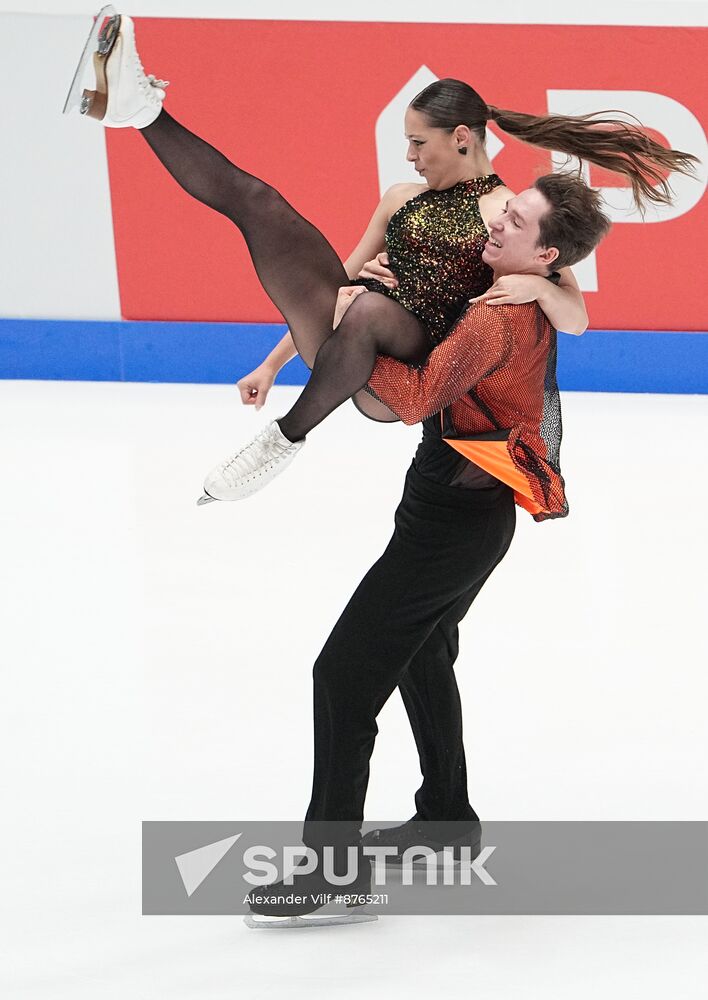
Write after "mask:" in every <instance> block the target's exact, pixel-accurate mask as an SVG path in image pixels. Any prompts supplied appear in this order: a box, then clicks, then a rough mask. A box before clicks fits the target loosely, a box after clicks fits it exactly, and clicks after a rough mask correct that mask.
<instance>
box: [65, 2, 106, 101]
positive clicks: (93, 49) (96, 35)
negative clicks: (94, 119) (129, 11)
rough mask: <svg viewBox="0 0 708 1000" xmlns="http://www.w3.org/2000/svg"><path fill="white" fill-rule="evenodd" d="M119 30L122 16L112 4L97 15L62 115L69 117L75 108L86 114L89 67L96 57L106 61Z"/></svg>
mask: <svg viewBox="0 0 708 1000" xmlns="http://www.w3.org/2000/svg"><path fill="white" fill-rule="evenodd" d="M119 29H120V14H118V12H117V11H116V9H115V7H113V6H112V5H110V4H109V5H108V6H106V7H102V8H101V10H99V12H98V14H96V19H95V20H94V22H93V27H92V28H91V31H90V32H89V36H88V38H87V39H86V44H85V45H84V48H83V52H82V53H81V58H80V59H79V62H78V65H77V67H76V72H75V73H74V78H73V80H72V81H71V86H70V87H69V93H68V94H67V95H66V100H65V101H64V107H63V108H62V114H65V115H68V114H69V113H70V112H71V111H73V110H74V108H76V109H78V110H79V111H80V112H81V113H85V111H86V110H88V107H87V101H86V100H85V98H84V86H83V84H84V75H85V73H86V70H87V67H88V65H89V62H91V61H92V57H93V56H94V55H95V56H96V58H97V59H100V60H103V59H105V57H106V56H107V55H108V54H109V53H110V51H111V49H112V48H113V45H114V43H115V40H116V38H117V37H118V31H119Z"/></svg>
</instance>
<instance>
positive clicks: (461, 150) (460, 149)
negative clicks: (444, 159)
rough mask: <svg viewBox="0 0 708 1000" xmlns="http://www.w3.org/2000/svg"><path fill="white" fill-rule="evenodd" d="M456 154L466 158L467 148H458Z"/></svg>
mask: <svg viewBox="0 0 708 1000" xmlns="http://www.w3.org/2000/svg"><path fill="white" fill-rule="evenodd" d="M457 152H458V153H459V154H460V156H467V146H458V147H457Z"/></svg>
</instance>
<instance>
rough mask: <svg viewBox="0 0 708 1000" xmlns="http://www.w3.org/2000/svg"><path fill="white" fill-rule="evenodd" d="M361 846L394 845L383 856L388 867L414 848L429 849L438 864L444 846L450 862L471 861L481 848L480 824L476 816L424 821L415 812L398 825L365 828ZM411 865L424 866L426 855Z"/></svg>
mask: <svg viewBox="0 0 708 1000" xmlns="http://www.w3.org/2000/svg"><path fill="white" fill-rule="evenodd" d="M475 815H476V814H475ZM361 846H362V847H395V848H396V849H397V853H396V854H395V855H388V856H387V858H386V864H387V865H391V866H392V867H400V866H401V865H402V864H403V861H404V854H405V852H406V851H407V850H409V849H410V848H416V847H422V848H425V847H428V848H430V849H431V850H433V851H434V852H435V854H436V855H437V857H438V863H439V864H440V863H443V862H444V858H445V854H443V853H442V852H443V849H444V848H445V847H447V848H448V851H447V852H446V853H447V855H448V856H449V855H450V854H451V855H452V859H453V861H454V863H456V864H460V863H462V864H465V863H470V862H472V861H474V860H475V858H476V857H477V856H478V855H479V853H480V851H481V849H482V824H481V823H480V821H479V818H476V819H473V818H470V819H465V820H454V821H453V820H449V821H445V820H436V821H426V820H421V819H418V817H417V815H416V816H413V817H412V819H409V820H408V821H407V822H406V823H403V824H401V825H400V826H391V827H381V828H379V829H376V830H371V831H369V833H366V834H364V836H363V837H362V838H361ZM464 848H467V850H464ZM450 849H451V850H450ZM412 864H413V867H414V868H419V867H423V866H425V865H427V860H426V857H425V856H424V855H420V856H419V857H414V858H413V860H412Z"/></svg>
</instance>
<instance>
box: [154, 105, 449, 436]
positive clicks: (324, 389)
mask: <svg viewBox="0 0 708 1000" xmlns="http://www.w3.org/2000/svg"><path fill="white" fill-rule="evenodd" d="M142 134H143V135H144V136H145V139H146V140H147V142H148V143H149V145H150V147H151V149H152V150H153V151H154V153H155V154H156V155H157V157H158V158H159V159H160V161H161V162H162V163H163V164H164V166H165V167H166V168H167V170H169V172H170V173H171V174H172V176H173V177H174V179H175V180H176V181H177V183H178V184H179V185H180V186H181V187H183V188H184V190H185V191H187V192H188V194H191V195H192V196H193V197H194V198H196V199H197V200H198V201H201V202H203V203H204V204H205V205H208V206H209V207H210V208H213V209H215V211H217V212H220V213H221V214H222V215H225V216H226V217H227V218H228V219H231V221H232V222H233V223H234V224H235V225H236V226H238V228H239V229H240V231H241V233H242V234H243V237H244V239H245V240H246V245H247V246H248V250H249V253H250V255H251V259H252V261H253V265H254V267H255V269H256V273H257V274H258V277H259V279H260V282H261V284H262V285H263V288H264V289H265V291H266V293H267V294H268V296H269V297H270V299H271V301H272V302H273V304H274V305H275V306H276V308H277V309H278V310H279V311H280V312H281V313H282V315H283V317H284V319H285V321H286V323H287V324H288V326H289V328H290V333H291V334H292V338H293V341H294V343H295V347H296V348H297V350H298V353H299V354H300V356H301V357H302V359H303V361H304V362H305V364H306V365H307V366H308V367H309V368H311V369H312V375H311V376H310V380H309V382H308V383H307V385H306V386H305V388H304V389H303V392H302V394H301V395H300V396H299V398H298V400H297V401H296V403H295V405H294V406H293V407H292V409H291V410H290V411H289V412H288V413H287V414H286V416H285V417H283V418H281V419H280V420H279V423H280V426H281V429H282V431H283V433H284V434H285V435H286V437H288V438H290V440H292V441H295V440H299V439H301V438H303V437H304V436H305V435H306V434H307V433H308V432H309V431H310V430H311V429H312V428H313V427H316V426H317V424H319V423H320V422H321V421H322V420H324V418H325V417H327V416H328V415H329V414H330V413H331V412H332V411H333V410H334V409H336V407H337V406H339V405H340V404H341V403H343V402H344V400H345V399H349V397H350V396H353V395H354V394H355V393H356V394H357V403H358V404H360V406H361V407H362V409H364V410H365V412H367V414H369V415H371V416H375V417H376V418H377V419H384V420H385V419H387V416H386V413H388V415H389V416H388V419H392V418H393V419H395V415H394V414H392V413H391V411H390V410H388V407H385V406H384V405H383V404H380V403H378V402H377V401H376V400H373V399H372V398H371V397H370V396H368V394H366V393H365V392H358V390H361V389H362V388H363V386H365V385H366V383H367V381H368V379H369V377H370V376H371V373H372V371H373V369H374V365H375V363H376V355H377V354H389V355H391V356H392V357H395V358H398V359H399V360H400V361H408V362H420V361H421V360H423V358H424V357H425V356H426V355H427V353H428V352H429V351H430V349H431V344H430V340H429V338H428V334H427V332H426V330H425V328H424V327H423V325H422V323H420V321H419V320H418V319H417V318H416V317H415V316H414V315H413V314H412V313H411V312H409V311H408V310H407V309H405V308H404V307H403V306H401V305H400V304H399V303H398V302H395V301H394V300H393V299H389V298H387V297H386V296H384V295H378V294H376V293H371V292H369V293H366V294H361V295H359V296H358V297H357V298H356V300H355V301H354V302H353V303H352V305H351V306H350V307H349V309H348V310H347V312H346V314H345V316H344V318H343V320H342V322H341V324H340V325H339V327H338V328H337V330H336V332H335V333H334V334H333V332H332V320H333V317H334V307H335V303H336V300H337V291H338V289H339V288H340V287H341V286H342V285H347V284H348V283H349V278H348V276H347V274H346V272H345V270H344V267H343V266H342V263H341V261H340V260H339V258H338V257H337V254H336V253H335V252H334V250H333V249H332V247H331V246H330V244H329V243H328V242H327V240H326V239H325V237H324V236H323V235H322V233H321V232H320V231H319V230H318V229H316V228H315V227H314V226H313V225H312V224H311V223H310V222H308V221H307V220H306V219H304V218H303V217H302V216H301V215H299V214H298V213H297V212H296V211H295V209H294V208H292V206H291V205H289V204H288V202H287V201H286V200H285V199H284V198H283V197H282V195H281V194H279V193H278V192H277V191H276V190H275V189H274V188H272V187H271V186H270V185H269V184H266V183H265V182H264V181H261V180H259V179H258V178H257V177H254V176H252V175H251V174H248V173H246V172H245V171H244V170H241V169H240V168H239V167H237V166H235V165H234V164H233V163H231V162H230V161H229V160H227V159H226V157H225V156H223V155H222V154H221V153H220V152H219V151H218V150H216V149H214V147H213V146H210V145H209V144H208V143H207V142H204V140H203V139H200V138H199V137H198V136H196V135H194V134H193V133H192V132H190V131H189V130H188V129H186V128H184V126H182V125H180V124H179V122H177V121H175V119H174V118H172V117H171V115H169V114H168V113H167V112H166V111H165V110H164V109H163V110H162V111H161V112H160V114H159V116H158V117H157V118H156V120H155V121H154V122H153V123H152V125H148V126H147V127H146V128H144V129H142Z"/></svg>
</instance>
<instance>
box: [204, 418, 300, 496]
mask: <svg viewBox="0 0 708 1000" xmlns="http://www.w3.org/2000/svg"><path fill="white" fill-rule="evenodd" d="M304 443H305V439H304V438H303V440H302V441H289V440H288V438H286V437H285V435H284V434H283V432H282V431H281V430H280V427H279V426H278V424H277V422H276V421H275V420H272V421H271V422H270V423H269V424H267V425H266V426H265V427H264V428H263V430H262V431H260V432H259V433H258V434H257V435H256V436H255V438H254V439H253V441H251V442H250V444H247V445H245V446H244V447H243V448H241V449H239V451H237V452H236V453H235V454H234V455H232V456H231V457H230V458H228V459H226V461H224V462H221V463H219V465H217V466H216V467H215V468H214V469H212V471H211V472H210V473H209V475H208V476H207V477H206V479H205V480H204V494H205V495H204V496H203V497H200V499H199V500H198V501H197V503H198V504H202V503H209V502H210V501H211V500H241V499H243V498H244V497H247V496H250V495H251V494H252V493H256V492H258V490H261V489H263V487H264V486H266V485H267V484H268V483H269V482H270V481H271V479H275V477H276V476H278V475H280V473H281V472H283V470H284V469H285V468H286V467H287V466H288V465H289V464H290V462H292V460H293V459H294V458H295V455H296V454H297V453H298V451H299V450H300V449H301V448H302V446H303V445H304Z"/></svg>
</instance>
